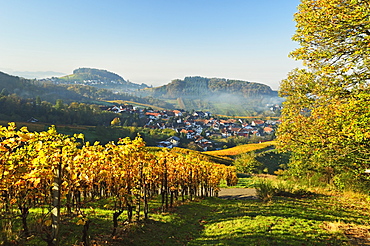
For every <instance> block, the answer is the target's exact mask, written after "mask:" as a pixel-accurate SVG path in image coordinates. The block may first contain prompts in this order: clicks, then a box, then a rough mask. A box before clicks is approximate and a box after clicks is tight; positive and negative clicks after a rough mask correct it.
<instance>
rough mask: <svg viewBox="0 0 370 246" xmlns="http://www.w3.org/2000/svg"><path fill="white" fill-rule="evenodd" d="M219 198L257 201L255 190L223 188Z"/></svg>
mask: <svg viewBox="0 0 370 246" xmlns="http://www.w3.org/2000/svg"><path fill="white" fill-rule="evenodd" d="M218 197H219V198H222V199H257V195H256V189H254V188H221V190H220V192H219V193H218Z"/></svg>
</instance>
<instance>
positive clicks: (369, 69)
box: [277, 0, 370, 185]
mask: <svg viewBox="0 0 370 246" xmlns="http://www.w3.org/2000/svg"><path fill="white" fill-rule="evenodd" d="M369 4H370V3H369V2H368V1H357V0H323V1H315V0H303V1H302V3H301V4H300V5H299V7H298V10H299V11H298V13H297V14H296V15H295V20H296V22H297V31H296V34H295V35H294V37H293V40H295V41H298V42H299V44H300V45H301V47H300V48H298V49H296V50H295V51H293V52H292V53H291V56H292V57H293V58H295V59H298V60H303V62H304V64H305V65H306V68H305V69H295V70H293V71H292V72H291V73H290V74H289V75H288V78H287V79H286V80H284V81H283V82H282V84H281V91H280V94H281V96H284V97H286V98H287V100H286V102H285V103H284V108H283V111H282V121H283V123H282V124H281V126H280V127H279V129H278V134H277V135H278V140H279V142H280V146H281V149H282V150H287V151H292V152H293V156H292V159H291V164H290V168H291V170H290V173H291V174H292V175H294V176H297V177H305V178H307V177H309V176H312V175H313V174H314V173H319V174H321V175H322V176H323V178H324V179H323V180H325V182H327V183H332V181H333V180H338V178H339V176H343V173H346V174H348V175H346V177H349V176H351V177H352V181H350V180H348V179H347V181H346V182H347V184H350V183H353V182H354V183H359V184H360V183H363V182H364V180H363V177H362V175H361V173H362V172H363V171H364V170H365V169H366V168H369V166H370V145H369V143H370V141H369V140H370V135H369V132H370V124H369V123H370V121H369V108H370V94H369V93H370V87H369V78H370V60H369V57H370V50H369V46H368V44H369V41H370V33H369V27H370V12H369V11H370V5H369ZM341 185H343V183H342V184H341Z"/></svg>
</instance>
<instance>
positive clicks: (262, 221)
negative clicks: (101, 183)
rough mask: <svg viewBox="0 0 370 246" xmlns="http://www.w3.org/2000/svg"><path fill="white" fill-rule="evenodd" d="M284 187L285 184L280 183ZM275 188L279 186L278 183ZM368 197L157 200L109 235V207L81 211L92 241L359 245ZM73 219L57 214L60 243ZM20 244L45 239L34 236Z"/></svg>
mask: <svg viewBox="0 0 370 246" xmlns="http://www.w3.org/2000/svg"><path fill="white" fill-rule="evenodd" d="M259 179H260V178H258V177H252V178H239V182H238V185H237V186H235V187H244V188H252V187H255V185H256V183H257V182H258V180H259ZM273 182H274V184H275V183H276V182H280V181H275V180H274V181H273ZM290 186H291V185H290V184H289V183H287V184H286V185H285V186H284V187H285V188H287V189H288V188H289V187H290ZM277 187H280V188H279V189H280V190H281V189H282V184H280V185H277ZM284 187H283V188H284ZM368 201H370V199H369V197H363V196H359V195H356V194H350V193H341V194H339V193H328V192H327V191H326V192H322V191H320V192H319V191H316V193H315V194H314V195H312V196H309V197H304V198H302V197H282V196H274V197H273V198H272V200H271V201H270V202H262V201H261V200H223V199H220V198H205V199H197V200H196V201H191V202H190V201H186V202H184V203H180V202H179V204H178V206H176V207H175V208H171V209H170V211H168V212H166V213H162V212H161V211H160V210H159V209H158V208H159V207H160V200H159V198H158V199H155V200H153V201H151V204H150V208H151V209H150V210H151V213H150V217H149V220H147V221H143V220H141V221H139V222H137V223H133V224H130V225H128V224H126V223H125V220H126V214H125V213H124V214H122V215H121V217H120V218H119V229H118V231H117V235H116V236H115V237H112V236H111V232H112V214H113V210H110V207H109V206H108V207H107V206H104V205H106V204H111V203H108V201H106V200H102V201H98V202H94V203H89V204H88V206H87V207H86V208H85V209H84V210H83V213H84V214H85V215H86V216H87V217H88V218H89V219H90V220H91V224H90V230H89V232H90V237H91V242H93V243H95V244H94V245H114V246H116V245H133V246H135V245H137V246H139V245H140V246H141V245H146V246H155V245H168V246H170V245H171V246H177V245H179V246H180V245H189V246H198V245H365V243H369V239H368V238H370V219H369V216H368V215H369V213H370V204H369V202H368ZM42 213H45V210H44V211H41V209H38V210H35V209H34V210H32V211H31V214H30V215H29V221H30V225H33V226H31V227H32V228H35V225H37V224H42V223H44V222H41V223H40V221H38V219H39V218H40V215H41V214H42ZM79 219H80V217H77V216H76V215H74V216H64V217H63V222H62V231H61V239H62V241H61V245H81V244H80V243H81V237H82V229H83V226H82V225H77V224H76V222H77V221H78V220H79ZM17 224H18V225H20V224H19V221H18V222H17ZM22 245H41V246H42V245H46V243H45V242H43V241H42V240H41V239H40V237H39V236H35V237H34V238H32V239H29V240H28V241H27V242H22ZM366 245H368V244H366Z"/></svg>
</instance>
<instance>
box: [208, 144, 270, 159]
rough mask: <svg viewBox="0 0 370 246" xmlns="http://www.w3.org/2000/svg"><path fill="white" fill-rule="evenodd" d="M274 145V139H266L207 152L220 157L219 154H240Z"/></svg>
mask: <svg viewBox="0 0 370 246" xmlns="http://www.w3.org/2000/svg"><path fill="white" fill-rule="evenodd" d="M274 145H276V142H275V141H267V142H262V143H258V144H244V145H239V146H236V147H233V148H229V149H222V150H214V151H208V152H207V154H208V155H212V156H220V157H221V156H235V155H240V154H243V153H247V152H251V151H256V150H261V149H265V148H268V147H270V146H274Z"/></svg>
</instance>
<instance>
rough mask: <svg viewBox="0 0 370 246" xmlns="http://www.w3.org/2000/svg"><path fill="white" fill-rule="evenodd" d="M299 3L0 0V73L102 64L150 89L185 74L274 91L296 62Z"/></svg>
mask: <svg viewBox="0 0 370 246" xmlns="http://www.w3.org/2000/svg"><path fill="white" fill-rule="evenodd" d="M299 2H300V1H299V0H282V1H276V0H131V1H127V0H120V1H119V0H104V1H103V0H100V1H96V0H95V1H91V0H90V1H86V0H79V1H71V0H63V1H50V0H33V1H21V0H11V1H9V0H0V25H1V38H0V71H4V72H8V73H11V74H15V73H17V71H31V72H38V71H55V72H61V73H65V74H70V73H72V71H73V70H74V69H76V68H79V67H92V68H100V69H106V70H109V71H112V72H115V73H117V74H119V75H121V76H122V77H123V78H125V79H128V80H130V81H132V82H135V83H146V84H149V85H153V86H157V85H162V84H166V83H169V82H170V81H171V80H173V79H177V78H180V79H181V78H184V77H185V76H204V77H220V78H228V79H241V80H247V81H254V82H260V83H264V84H267V85H270V86H271V87H272V88H273V89H277V88H278V86H279V82H280V81H281V80H282V79H284V78H285V76H286V75H287V73H288V72H289V71H290V70H292V69H293V68H295V67H297V66H299V64H300V63H299V62H296V61H294V60H292V59H290V58H288V54H289V52H290V51H292V50H293V49H294V48H295V47H297V44H296V43H294V42H293V41H291V37H292V35H293V34H294V31H295V23H294V21H293V14H294V13H295V12H296V7H297V6H298V4H299Z"/></svg>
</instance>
